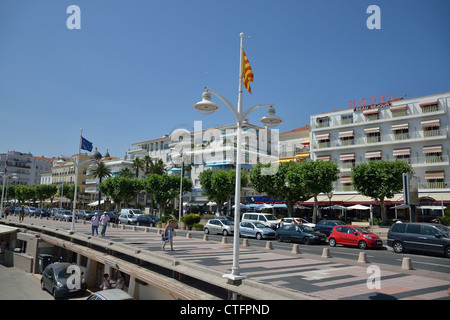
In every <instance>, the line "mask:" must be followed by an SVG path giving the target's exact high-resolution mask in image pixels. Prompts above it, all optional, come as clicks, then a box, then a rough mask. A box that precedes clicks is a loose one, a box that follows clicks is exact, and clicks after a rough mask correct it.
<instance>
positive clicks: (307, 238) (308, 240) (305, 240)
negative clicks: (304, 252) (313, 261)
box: [303, 237, 311, 245]
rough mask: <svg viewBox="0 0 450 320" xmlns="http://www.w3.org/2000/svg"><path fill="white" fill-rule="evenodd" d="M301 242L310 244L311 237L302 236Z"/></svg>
mask: <svg viewBox="0 0 450 320" xmlns="http://www.w3.org/2000/svg"><path fill="white" fill-rule="evenodd" d="M303 243H304V244H306V245H310V244H311V239H310V238H309V237H304V238H303Z"/></svg>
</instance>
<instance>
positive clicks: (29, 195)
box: [15, 185, 36, 203]
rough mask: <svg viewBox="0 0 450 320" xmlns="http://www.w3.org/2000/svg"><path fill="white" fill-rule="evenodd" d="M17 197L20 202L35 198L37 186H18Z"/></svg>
mask: <svg viewBox="0 0 450 320" xmlns="http://www.w3.org/2000/svg"><path fill="white" fill-rule="evenodd" d="M15 193H16V198H17V200H19V202H21V203H24V202H25V201H26V200H31V199H35V198H36V196H35V188H33V187H32V186H29V185H18V186H16V191H15Z"/></svg>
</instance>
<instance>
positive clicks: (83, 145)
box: [81, 137, 92, 152]
mask: <svg viewBox="0 0 450 320" xmlns="http://www.w3.org/2000/svg"><path fill="white" fill-rule="evenodd" d="M81 149H83V150H87V151H89V152H90V151H92V142H90V141H89V140H87V139H85V138H83V137H81Z"/></svg>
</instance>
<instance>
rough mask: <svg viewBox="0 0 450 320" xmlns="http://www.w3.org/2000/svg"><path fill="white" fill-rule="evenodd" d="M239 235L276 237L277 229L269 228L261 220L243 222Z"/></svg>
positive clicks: (260, 237) (259, 237) (262, 237)
mask: <svg viewBox="0 0 450 320" xmlns="http://www.w3.org/2000/svg"><path fill="white" fill-rule="evenodd" d="M239 236H242V237H252V238H256V239H258V240H261V239H273V238H275V230H273V229H272V228H268V227H266V226H265V225H263V224H262V223H260V222H241V223H240V225H239Z"/></svg>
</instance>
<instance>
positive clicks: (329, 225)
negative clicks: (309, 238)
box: [314, 220, 346, 237]
mask: <svg viewBox="0 0 450 320" xmlns="http://www.w3.org/2000/svg"><path fill="white" fill-rule="evenodd" d="M342 225H346V223H345V222H343V221H340V220H320V221H319V222H317V224H316V226H315V227H314V230H315V231H319V232H322V233H325V234H326V235H327V237H328V236H329V235H330V233H331V231H332V230H333V228H334V227H335V226H342Z"/></svg>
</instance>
